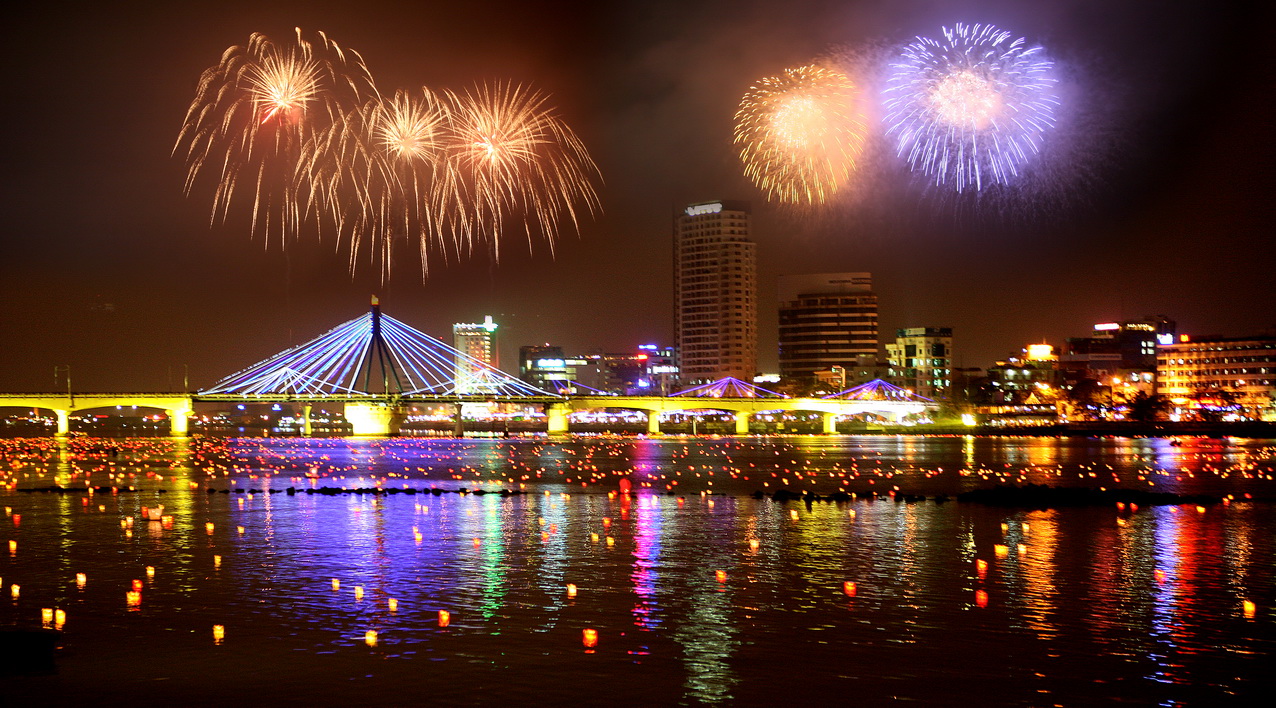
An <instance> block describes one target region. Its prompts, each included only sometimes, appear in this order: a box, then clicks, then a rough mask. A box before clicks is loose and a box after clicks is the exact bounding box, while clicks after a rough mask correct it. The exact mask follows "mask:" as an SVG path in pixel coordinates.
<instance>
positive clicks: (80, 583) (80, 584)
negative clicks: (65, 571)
mask: <svg viewBox="0 0 1276 708" xmlns="http://www.w3.org/2000/svg"><path fill="white" fill-rule="evenodd" d="M88 581H89V578H88V576H87V575H85V574H84V573H76V574H75V587H77V588H79V589H81V590H83V589H84V584H85V583H87V582H88Z"/></svg>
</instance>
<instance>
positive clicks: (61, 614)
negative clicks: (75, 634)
mask: <svg viewBox="0 0 1276 708" xmlns="http://www.w3.org/2000/svg"><path fill="white" fill-rule="evenodd" d="M65 624H66V610H54V611H53V628H54V629H57V630H61V629H62V626H63V625H65Z"/></svg>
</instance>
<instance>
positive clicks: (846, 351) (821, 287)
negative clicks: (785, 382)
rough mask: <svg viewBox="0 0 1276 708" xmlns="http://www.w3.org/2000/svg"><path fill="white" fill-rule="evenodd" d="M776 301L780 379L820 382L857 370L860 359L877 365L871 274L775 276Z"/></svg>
mask: <svg viewBox="0 0 1276 708" xmlns="http://www.w3.org/2000/svg"><path fill="white" fill-rule="evenodd" d="M779 300H780V331H779V344H780V375H781V376H782V377H786V378H794V379H805V380H812V379H822V380H823V379H827V378H828V377H829V374H828V372H832V373H837V372H847V371H849V370H852V369H856V368H862V366H861V365H862V364H863V363H864V362H865V358H870V359H871V360H875V359H876V357H877V295H875V294H874V293H873V276H872V274H870V273H815V274H810V275H785V276H780V280H779ZM851 378H853V377H847V379H848V381H849V379H851Z"/></svg>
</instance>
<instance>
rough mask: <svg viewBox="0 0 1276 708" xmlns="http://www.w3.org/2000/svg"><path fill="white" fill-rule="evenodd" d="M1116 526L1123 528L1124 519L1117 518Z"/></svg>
mask: <svg viewBox="0 0 1276 708" xmlns="http://www.w3.org/2000/svg"><path fill="white" fill-rule="evenodd" d="M1116 522H1117V526H1125V519H1122V518H1117V520H1116Z"/></svg>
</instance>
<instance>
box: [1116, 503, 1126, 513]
mask: <svg viewBox="0 0 1276 708" xmlns="http://www.w3.org/2000/svg"><path fill="white" fill-rule="evenodd" d="M1116 506H1117V511H1125V502H1117V503H1116Z"/></svg>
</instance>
